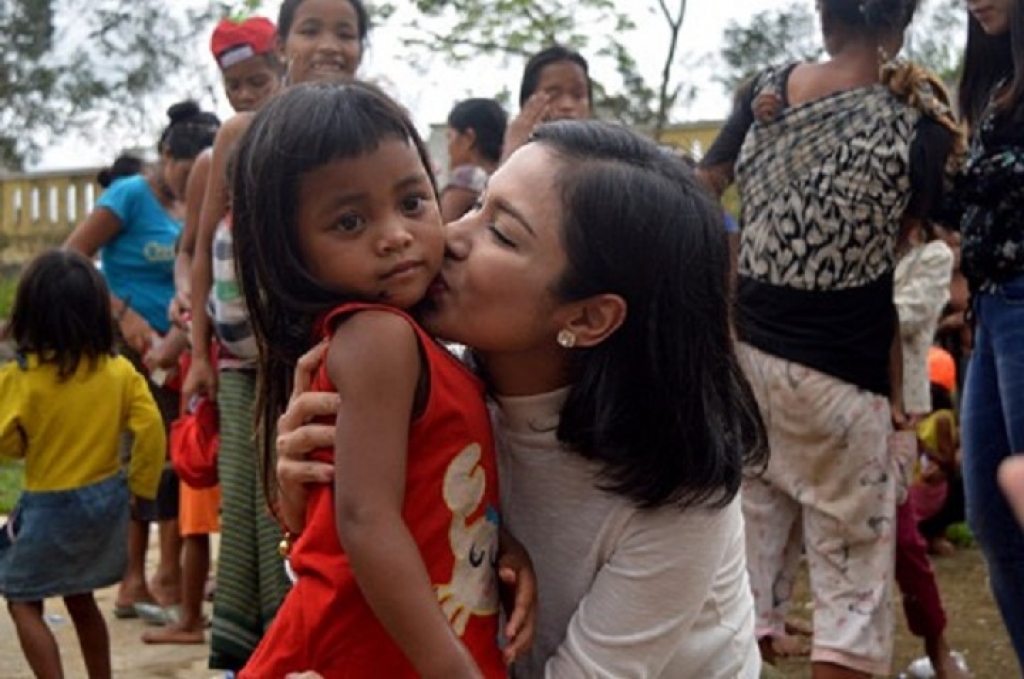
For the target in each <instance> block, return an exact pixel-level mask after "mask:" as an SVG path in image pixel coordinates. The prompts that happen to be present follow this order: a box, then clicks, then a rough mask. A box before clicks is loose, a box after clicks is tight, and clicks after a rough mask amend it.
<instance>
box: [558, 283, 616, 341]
mask: <svg viewBox="0 0 1024 679" xmlns="http://www.w3.org/2000/svg"><path fill="white" fill-rule="evenodd" d="M627 311H628V309H627V306H626V300H624V299H622V297H620V296H619V295H613V294H603V295H594V296H593V297H588V298H586V299H583V300H580V301H578V302H573V303H572V304H571V305H570V311H569V313H568V315H567V316H566V320H565V322H564V323H563V324H562V327H561V328H560V329H561V330H568V331H569V332H571V333H572V334H573V336H575V340H576V341H575V346H577V347H593V346H597V345H598V344H600V343H601V342H603V341H605V340H606V339H608V338H609V337H611V335H612V334H613V333H614V332H615V331H616V330H618V329H619V328H620V327H622V324H623V322H625V320H626V313H627Z"/></svg>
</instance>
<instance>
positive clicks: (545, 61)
mask: <svg viewBox="0 0 1024 679" xmlns="http://www.w3.org/2000/svg"><path fill="white" fill-rule="evenodd" d="M561 61H571V62H572V63H574V64H576V65H577V66H579V67H580V68H582V69H583V75H585V76H586V77H587V100H588V101H590V102H591V104H593V101H594V82H593V81H592V80H591V79H590V66H589V64H587V60H586V59H584V58H583V55H582V54H580V53H579V52H575V51H573V50H571V49H569V48H568V47H563V46H562V45H552V46H551V47H548V48H546V49H543V50H541V51H540V52H537V53H536V54H534V55H533V56H532V57H530V60H529V61H528V62H526V68H524V69H523V80H522V82H521V83H520V85H519V105H520V106H523V105H525V104H526V100H527V99H529V98H530V97H531V96H533V93H534V92H536V91H537V87H538V85H540V73H541V71H543V70H544V67H545V66H550V65H551V64H557V63H559V62H561Z"/></svg>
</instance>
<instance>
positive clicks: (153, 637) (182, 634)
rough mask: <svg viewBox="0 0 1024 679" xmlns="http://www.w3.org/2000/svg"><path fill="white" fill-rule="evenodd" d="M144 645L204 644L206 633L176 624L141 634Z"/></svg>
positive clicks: (199, 629)
mask: <svg viewBox="0 0 1024 679" xmlns="http://www.w3.org/2000/svg"><path fill="white" fill-rule="evenodd" d="M142 643H144V644H205V643H206V633H205V632H204V631H203V628H202V627H199V628H195V627H193V626H190V625H188V626H186V625H182V624H181V623H176V624H173V625H167V626H166V627H161V628H159V629H152V630H149V631H146V632H143V633H142Z"/></svg>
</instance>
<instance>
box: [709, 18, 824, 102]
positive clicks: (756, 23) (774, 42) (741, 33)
mask: <svg viewBox="0 0 1024 679" xmlns="http://www.w3.org/2000/svg"><path fill="white" fill-rule="evenodd" d="M817 26H818V24H817V15H816V14H815V13H814V11H813V10H812V9H811V8H810V3H807V2H803V1H801V0H798V1H794V2H792V3H791V4H790V5H788V6H786V7H784V8H782V9H770V10H764V11H761V12H757V13H756V14H754V15H753V16H751V17H750V19H749V21H747V22H746V23H744V24H741V23H740V22H738V21H730V22H729V23H728V25H727V26H726V28H725V33H724V35H723V38H722V50H721V53H720V57H721V60H722V61H723V62H724V65H725V69H724V71H723V72H722V73H721V74H720V75H717V76H715V80H716V81H718V82H719V83H721V84H722V86H724V87H725V89H726V90H728V91H729V92H733V91H735V90H736V88H737V87H738V86H739V85H740V83H742V82H743V81H745V80H746V79H747V78H749V77H750V76H752V75H754V74H755V73H757V72H758V71H761V70H763V69H765V68H767V67H769V66H774V65H776V64H781V63H786V62H791V61H813V60H815V59H817V58H818V57H819V56H821V53H822V49H821V46H820V42H821V40H820V38H819V36H818V28H817Z"/></svg>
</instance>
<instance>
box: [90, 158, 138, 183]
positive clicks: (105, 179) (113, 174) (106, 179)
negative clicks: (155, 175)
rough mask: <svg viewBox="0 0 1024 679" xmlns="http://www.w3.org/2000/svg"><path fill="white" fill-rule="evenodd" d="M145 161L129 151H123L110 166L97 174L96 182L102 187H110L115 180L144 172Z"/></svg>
mask: <svg viewBox="0 0 1024 679" xmlns="http://www.w3.org/2000/svg"><path fill="white" fill-rule="evenodd" d="M142 167H143V162H142V159H141V158H137V157H136V156H133V155H131V154H129V153H122V154H121V155H119V156H118V157H117V158H115V159H114V162H113V163H111V164H110V167H105V168H103V169H102V170H100V171H99V173H97V175H96V183H97V184H99V185H100V186H101V187H102V188H104V189H105V188H108V187H109V186H110V185H111V184H113V183H114V181H115V180H117V179H121V178H122V177H133V176H135V175H137V174H139V173H140V172H142Z"/></svg>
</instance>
